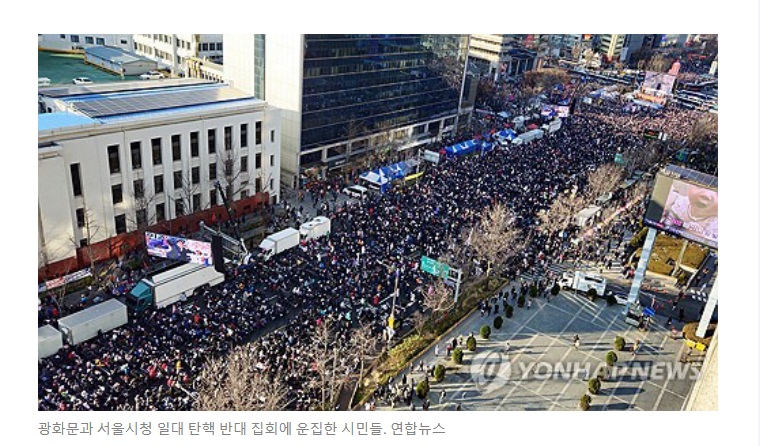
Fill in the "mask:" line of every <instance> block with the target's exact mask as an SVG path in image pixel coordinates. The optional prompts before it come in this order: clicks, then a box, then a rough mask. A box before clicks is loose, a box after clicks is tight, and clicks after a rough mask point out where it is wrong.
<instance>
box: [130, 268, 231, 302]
mask: <svg viewBox="0 0 760 446" xmlns="http://www.w3.org/2000/svg"><path fill="white" fill-rule="evenodd" d="M223 281H224V274H222V273H220V272H219V271H217V270H216V269H215V268H214V267H213V266H205V265H199V264H197V263H184V264H181V265H179V266H174V267H172V268H170V269H168V270H164V271H160V272H157V273H155V274H151V275H149V276H148V277H145V278H144V279H142V280H141V281H140V282H138V283H137V285H135V287H134V288H132V291H130V292H129V294H128V295H127V298H126V301H125V302H126V304H127V305H128V306H129V308H130V309H131V310H133V311H134V312H141V311H143V310H145V309H146V308H148V307H150V306H155V307H156V308H164V307H167V306H169V305H171V304H173V303H175V302H178V301H180V300H182V299H185V298H187V297H189V296H191V295H192V294H193V292H194V291H195V290H196V289H197V288H199V287H202V286H215V285H218V284H220V283H222V282H223Z"/></svg>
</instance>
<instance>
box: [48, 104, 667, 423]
mask: <svg viewBox="0 0 760 446" xmlns="http://www.w3.org/2000/svg"><path fill="white" fill-rule="evenodd" d="M647 117H648V115H647ZM668 122H669V121H668ZM668 122H665V123H663V125H664V126H668V125H671V124H672V123H668ZM621 129H622V131H621ZM643 144H644V141H643V140H642V138H641V134H640V132H637V131H635V129H632V128H630V127H626V125H625V124H623V123H622V122H621V121H619V120H616V119H607V118H605V116H604V114H603V113H591V112H588V113H586V112H584V113H583V114H579V115H574V116H572V117H571V118H569V119H566V121H565V123H564V124H563V127H562V130H561V131H559V132H557V133H554V134H548V135H546V136H545V137H544V138H543V139H540V140H537V141H534V142H531V143H529V144H527V145H523V146H508V147H499V148H497V149H495V150H493V151H491V152H488V153H483V154H476V155H473V156H469V157H463V158H451V159H446V160H444V161H443V162H442V163H441V164H440V165H438V166H436V167H430V168H428V169H427V170H426V172H425V175H424V177H423V179H422V180H421V181H419V182H417V183H415V184H413V185H409V186H403V187H396V188H394V189H391V190H390V191H388V192H387V193H384V194H373V195H370V196H368V197H367V198H366V199H365V200H363V201H362V202H359V203H354V204H352V205H348V206H344V207H342V208H340V209H335V207H333V208H332V209H331V208H330V207H329V206H327V207H326V208H322V209H323V210H324V212H325V213H327V214H329V215H330V216H331V217H332V233H331V234H330V236H329V237H325V238H322V239H319V240H311V241H309V242H306V243H302V244H301V246H299V247H297V248H295V249H292V250H290V251H287V252H285V253H282V254H280V255H278V256H275V257H274V258H272V259H270V260H268V261H265V260H262V259H259V258H257V257H252V258H251V259H250V261H249V262H248V263H246V264H243V265H241V266H239V267H237V268H235V269H234V270H232V271H231V272H228V274H227V276H228V277H227V280H226V281H225V282H224V283H223V284H221V285H219V286H217V287H215V288H212V289H207V290H205V291H203V292H202V293H200V294H199V295H197V296H196V297H195V298H193V299H191V300H190V301H188V302H183V303H178V304H175V305H172V306H171V307H169V308H165V309H161V310H147V311H146V312H144V313H142V314H139V315H136V316H133V317H131V320H130V322H129V323H128V324H127V325H125V326H123V327H120V328H118V329H115V330H113V331H110V332H108V333H105V334H103V335H101V336H99V337H97V338H95V339H92V340H90V341H87V342H84V343H81V344H78V345H75V346H65V347H64V348H63V349H62V350H60V351H59V352H58V353H57V354H56V355H54V356H51V357H49V358H46V359H43V360H42V361H41V362H40V364H39V367H38V371H39V374H38V407H39V409H40V410H115V409H139V410H187V409H191V408H192V407H193V400H194V398H193V396H194V392H195V389H196V387H197V384H198V383H197V382H196V380H197V378H198V377H199V375H200V371H201V370H202V367H203V365H204V363H205V361H207V360H208V359H209V358H211V357H220V356H223V355H225V354H226V353H228V352H229V351H230V349H232V348H234V347H235V346H237V345H242V344H247V343H250V342H254V346H255V347H254V348H255V349H256V354H257V356H258V358H259V361H260V362H259V363H258V364H257V367H258V368H259V369H260V370H261V371H262V373H269V374H273V375H276V376H278V379H281V380H283V382H284V384H285V385H286V386H287V389H288V398H287V408H288V409H294V410H308V409H313V408H315V407H318V406H319V404H320V401H321V400H320V393H321V389H320V388H319V386H316V387H315V386H314V385H313V382H314V381H315V380H316V378H317V374H318V370H317V367H316V366H315V364H316V363H317V355H318V354H319V345H318V343H319V338H318V336H316V335H315V332H316V331H317V328H318V327H320V326H322V324H329V325H330V326H331V327H332V329H333V330H334V332H335V335H334V338H333V340H332V342H333V343H336V344H339V345H341V346H342V348H344V349H348V348H350V347H349V346H350V338H351V330H353V329H354V328H355V327H357V326H359V325H363V326H369V327H370V329H371V330H372V333H373V334H374V335H375V336H376V338H377V339H378V340H381V339H386V340H387V338H384V336H385V334H386V330H385V327H386V325H387V320H388V316H390V315H391V311H392V309H393V308H395V311H396V313H395V314H394V317H396V318H397V320H400V321H401V325H402V328H403V327H404V326H405V325H406V326H408V325H409V324H411V322H409V320H410V316H411V314H412V313H413V312H415V311H419V310H420V308H421V300H422V291H421V290H422V289H423V287H424V285H425V284H426V283H428V282H429V280H430V276H429V275H427V274H426V273H423V272H422V271H421V270H420V269H419V260H420V256H422V255H426V256H428V257H431V258H438V257H440V256H442V255H444V254H446V253H448V252H449V251H450V249H451V245H452V243H453V241H455V240H460V239H461V234H462V233H463V232H464V231H468V230H469V229H470V228H472V227H474V226H475V225H476V224H477V222H478V221H479V219H480V218H481V216H482V213H483V211H484V210H485V209H487V208H488V207H490V206H492V205H493V204H495V203H503V204H505V205H507V206H508V207H509V208H510V210H511V211H513V212H514V214H515V215H516V217H517V219H516V222H515V224H516V225H518V226H519V227H520V228H521V229H522V230H523V231H525V233H526V234H528V233H530V234H532V237H531V243H530V245H529V246H528V247H527V248H526V250H525V252H524V253H523V255H522V256H519V257H518V258H517V259H516V261H515V262H514V264H513V265H510V267H509V268H508V273H507V274H509V275H512V276H515V275H517V274H518V272H519V271H520V270H522V271H525V270H528V269H531V268H538V267H545V266H546V265H548V264H551V263H553V262H560V261H563V260H567V259H568V258H573V257H576V258H579V257H584V256H591V257H593V256H594V255H597V254H596V253H597V252H598V253H601V252H602V251H601V249H600V247H601V246H603V244H605V243H610V241H609V240H611V239H612V238H613V237H619V236H620V235H621V232H620V231H622V230H623V229H624V228H617V229H611V230H610V231H611V232H607V233H605V234H602V235H603V236H605V237H607V238H602V239H600V240H601V241H599V242H598V243H597V244H586V245H583V246H577V245H574V244H572V243H569V242H568V238H567V237H563V236H561V235H560V234H558V233H547V232H542V231H539V230H537V222H538V220H537V215H538V213H539V211H541V210H544V209H547V208H548V207H549V205H550V204H551V203H552V201H553V200H554V199H555V198H556V197H557V196H558V195H559V194H560V193H562V192H563V191H565V190H566V189H568V188H570V187H573V186H574V185H576V186H578V187H579V188H580V189H582V188H583V187H584V184H585V181H586V180H585V179H586V176H587V175H588V174H589V172H591V171H593V170H594V169H595V168H597V167H598V166H599V165H601V164H604V163H607V162H610V161H612V159H613V157H614V155H615V153H616V152H617V151H618V150H619V149H620V148H629V147H634V148H635V147H640V146H642V145H643ZM343 185H344V183H341V182H334V183H326V184H319V183H315V184H314V185H312V186H311V187H310V189H307V192H306V194H310V195H311V199H312V201H313V202H319V201H321V202H322V203H328V202H329V199H330V198H331V197H332V198H333V199H334V198H335V197H336V194H337V193H338V191H339V190H340V188H341V187H342V186H343ZM300 198H302V199H303V198H305V197H303V196H302V197H300ZM296 206H297V204H296V205H293V206H290V205H288V211H287V213H286V216H285V218H283V219H281V220H279V221H277V225H279V226H287V225H292V224H296V223H297V222H298V221H302V218H303V215H301V213H302V210H300V209H297V208H296ZM626 221H627V222H628V223H630V221H628V220H626ZM631 221H633V220H631ZM397 287H398V288H397ZM396 289H398V293H397V294H396V295H397V301H396V302H395V305H392V301H391V296H392V295H393V294H394V291H395V290H396ZM338 360H339V361H341V362H344V363H345V364H342V365H343V366H344V367H342V368H341V370H346V371H347V372H346V373H350V372H351V371H354V370H356V367H357V366H358V362H357V361H358V360H357V359H356V356H352V355H341V357H340V359H338ZM349 362H350V363H349Z"/></svg>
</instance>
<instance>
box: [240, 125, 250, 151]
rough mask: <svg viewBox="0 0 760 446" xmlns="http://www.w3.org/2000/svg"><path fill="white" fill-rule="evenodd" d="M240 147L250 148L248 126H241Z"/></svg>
mask: <svg viewBox="0 0 760 446" xmlns="http://www.w3.org/2000/svg"><path fill="white" fill-rule="evenodd" d="M240 147H248V124H240Z"/></svg>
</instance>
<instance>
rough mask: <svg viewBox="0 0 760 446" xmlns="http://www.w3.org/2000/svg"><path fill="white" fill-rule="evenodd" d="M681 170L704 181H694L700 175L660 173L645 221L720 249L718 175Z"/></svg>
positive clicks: (653, 226) (648, 224) (660, 228)
mask: <svg viewBox="0 0 760 446" xmlns="http://www.w3.org/2000/svg"><path fill="white" fill-rule="evenodd" d="M679 170H680V172H686V173H689V172H693V173H695V174H697V175H698V177H699V179H700V180H703V181H701V182H696V181H694V180H695V179H696V178H695V177H696V176H690V175H680V176H679V175H673V174H672V173H670V172H667V171H665V172H661V173H659V174H658V175H657V181H656V183H655V185H654V190H653V191H652V197H651V199H650V201H649V207H648V208H647V212H646V214H645V215H644V224H646V225H647V226H649V227H652V228H655V229H658V230H660V231H664V232H667V233H670V234H673V235H676V236H679V237H682V238H685V239H687V240H691V241H693V242H697V243H700V244H703V245H706V246H709V247H711V248H715V249H717V248H718V188H717V178H715V177H713V176H710V175H705V174H701V173H699V172H695V171H690V170H688V169H682V168H679ZM704 180H707V181H704ZM713 180H714V181H713Z"/></svg>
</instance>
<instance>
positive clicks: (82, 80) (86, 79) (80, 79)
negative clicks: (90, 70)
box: [73, 77, 92, 85]
mask: <svg viewBox="0 0 760 446" xmlns="http://www.w3.org/2000/svg"><path fill="white" fill-rule="evenodd" d="M73 82H74V85H87V84H91V83H92V81H91V80H90V78H89V77H75V78H74V80H73Z"/></svg>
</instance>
